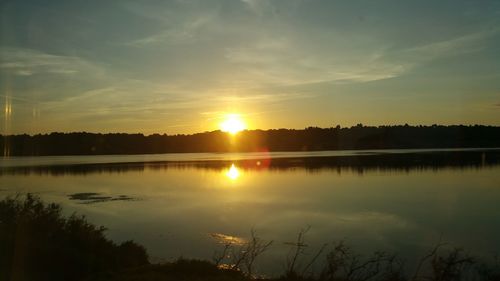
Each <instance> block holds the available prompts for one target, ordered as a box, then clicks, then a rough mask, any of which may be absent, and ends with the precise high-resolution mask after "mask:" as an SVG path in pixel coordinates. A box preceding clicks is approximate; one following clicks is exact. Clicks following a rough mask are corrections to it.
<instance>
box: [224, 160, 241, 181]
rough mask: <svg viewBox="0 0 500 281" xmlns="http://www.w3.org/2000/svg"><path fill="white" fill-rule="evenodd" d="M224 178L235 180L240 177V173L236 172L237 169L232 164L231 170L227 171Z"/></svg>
mask: <svg viewBox="0 0 500 281" xmlns="http://www.w3.org/2000/svg"><path fill="white" fill-rule="evenodd" d="M226 176H227V177H228V178H229V179H231V180H236V179H238V177H239V176H240V171H239V170H238V168H236V166H235V165H234V164H231V168H229V170H227V172H226Z"/></svg>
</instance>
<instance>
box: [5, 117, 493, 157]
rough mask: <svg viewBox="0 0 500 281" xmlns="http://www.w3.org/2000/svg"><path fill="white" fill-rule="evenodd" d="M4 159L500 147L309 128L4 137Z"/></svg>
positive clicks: (479, 130) (403, 128)
mask: <svg viewBox="0 0 500 281" xmlns="http://www.w3.org/2000/svg"><path fill="white" fill-rule="evenodd" d="M0 147H1V148H3V149H2V152H3V155H5V156H7V155H10V156H29V155H103V154H151V153H174V152H182V153H186V152H257V151H318V150H343V149H398V148H467V147H478V148H479V147H500V127H498V126H482V125H474V126H464V125H454V126H440V125H432V126H409V125H400V126H379V127H368V126H363V125H361V124H359V125H357V126H353V127H350V128H341V127H340V126H337V127H332V128H318V127H309V128H306V129H303V130H291V129H273V130H249V131H242V132H239V133H238V134H236V135H234V136H233V135H230V134H228V133H224V132H221V131H212V132H204V133H198V134H192V135H166V134H163V135H160V134H153V135H148V136H145V135H143V134H124V133H109V134H96V133H85V132H79V133H51V134H39V135H34V136H30V135H26V134H24V135H9V136H5V135H2V136H1V138H0Z"/></svg>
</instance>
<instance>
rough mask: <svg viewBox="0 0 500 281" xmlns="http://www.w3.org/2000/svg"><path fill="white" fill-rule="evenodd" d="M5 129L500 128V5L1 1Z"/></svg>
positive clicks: (0, 88)
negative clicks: (234, 117)
mask: <svg viewBox="0 0 500 281" xmlns="http://www.w3.org/2000/svg"><path fill="white" fill-rule="evenodd" d="M0 106H1V108H2V111H1V113H0V119H1V120H2V123H1V124H0V128H1V130H0V133H1V134H20V133H28V134H37V133H48V132H53V131H57V132H74V131H78V132H80V131H87V132H127V133H144V134H152V133H161V134H162V133H167V134H179V133H180V134H185V133H187V134H190V133H196V132H204V131H212V130H217V129H218V128H219V124H220V122H222V121H223V120H224V118H225V117H224V116H226V115H227V114H230V113H233V114H239V115H240V116H241V118H242V119H244V120H245V122H246V123H247V126H248V128H249V129H271V128H297V129H300V128H304V127H308V126H319V127H332V126H336V125H337V124H340V125H341V126H352V125H356V124H358V123H362V124H365V125H387V124H405V123H408V124H412V125H418V124H424V125H425V124H427V125H430V124H435V123H436V124H485V125H500V1H486V0H484V1H482V0H478V1H472V0H467V1H464V0H452V1H447V0H442V1H405V0H397V1H396V0H395V1H384V0H381V1H333V0H323V1H320V0H170V1H168V0H162V1H159V0H158V1H154V0H151V1H137V0H119V1H118V0H116V1H114V0H108V1H101V0H99V1H95V0H88V1H72V0H61V1H59V0H51V1H37V0H32V1H30V0H22V1H18V0H11V1H9V0H0Z"/></svg>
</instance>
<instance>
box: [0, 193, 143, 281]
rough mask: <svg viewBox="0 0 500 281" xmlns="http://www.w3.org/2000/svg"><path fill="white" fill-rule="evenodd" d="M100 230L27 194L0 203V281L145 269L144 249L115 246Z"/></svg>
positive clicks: (69, 277)
mask: <svg viewBox="0 0 500 281" xmlns="http://www.w3.org/2000/svg"><path fill="white" fill-rule="evenodd" d="M104 231H105V228H104V227H102V226H101V227H97V226H95V225H93V224H90V223H88V222H87V220H86V219H85V217H83V216H77V215H75V214H73V215H71V216H70V217H68V218H65V217H63V216H62V214H61V207H60V206H59V205H58V204H44V203H43V202H42V201H41V200H40V199H39V198H38V197H36V196H33V195H31V194H28V195H26V196H20V195H18V196H16V197H11V198H6V199H4V200H2V201H0V280H30V281H32V280H83V279H85V278H87V277H88V276H92V275H94V274H96V273H100V272H105V271H116V270H121V269H124V268H127V267H133V266H140V265H146V264H148V256H147V253H146V251H145V249H144V247H142V246H140V245H138V244H136V243H134V242H132V241H127V242H124V243H122V244H120V245H116V244H115V243H114V242H112V241H111V240H109V239H107V238H106V237H105V235H104Z"/></svg>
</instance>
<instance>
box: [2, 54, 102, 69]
mask: <svg viewBox="0 0 500 281" xmlns="http://www.w3.org/2000/svg"><path fill="white" fill-rule="evenodd" d="M0 54H1V55H0V68H3V69H6V70H11V71H12V72H13V73H14V74H16V75H20V76H31V75H34V74H38V73H45V74H47V73H49V74H62V75H71V74H77V73H82V72H91V73H94V74H97V73H100V72H102V69H100V68H99V67H96V65H94V64H92V63H89V62H88V61H86V60H84V59H82V58H80V57H76V56H62V55H53V54H48V53H44V52H41V51H37V50H33V49H23V48H9V47H1V48H0Z"/></svg>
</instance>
